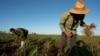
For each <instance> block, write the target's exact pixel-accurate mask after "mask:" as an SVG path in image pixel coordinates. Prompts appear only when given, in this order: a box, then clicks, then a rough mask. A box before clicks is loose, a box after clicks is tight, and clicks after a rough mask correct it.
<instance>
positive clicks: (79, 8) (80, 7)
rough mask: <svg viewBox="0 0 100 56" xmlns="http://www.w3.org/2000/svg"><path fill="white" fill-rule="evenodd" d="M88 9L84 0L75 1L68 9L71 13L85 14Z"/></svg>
mask: <svg viewBox="0 0 100 56" xmlns="http://www.w3.org/2000/svg"><path fill="white" fill-rule="evenodd" d="M89 11H90V10H89V9H87V8H85V5H84V2H83V1H82V0H79V1H77V2H76V3H75V6H74V8H72V9H71V10H70V12H71V13H75V14H87V13H89Z"/></svg>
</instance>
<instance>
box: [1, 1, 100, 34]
mask: <svg viewBox="0 0 100 56" xmlns="http://www.w3.org/2000/svg"><path fill="white" fill-rule="evenodd" d="M76 1H77V0H0V31H6V32H9V29H10V28H19V27H21V28H26V29H28V30H29V33H34V32H35V33H38V34H61V30H60V27H59V21H60V18H61V16H62V15H63V13H64V12H67V11H69V10H70V9H71V8H73V7H74V4H75V2H76ZM84 3H85V7H86V8H88V9H90V13H88V14H86V16H85V18H84V19H85V20H84V21H85V23H86V24H91V23H94V24H95V25H96V26H97V27H96V30H95V31H94V32H95V34H96V35H100V25H99V21H100V6H99V5H100V0H91V1H90V0H84ZM82 29H83V28H82V27H78V29H77V30H78V32H77V33H78V34H81V33H82Z"/></svg>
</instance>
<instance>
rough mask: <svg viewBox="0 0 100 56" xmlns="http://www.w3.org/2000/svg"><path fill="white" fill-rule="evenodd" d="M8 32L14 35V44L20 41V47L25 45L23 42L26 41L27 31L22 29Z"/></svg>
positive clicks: (12, 29)
mask: <svg viewBox="0 0 100 56" xmlns="http://www.w3.org/2000/svg"><path fill="white" fill-rule="evenodd" d="M10 32H11V33H12V34H14V35H16V39H15V42H17V41H19V40H20V41H21V47H23V45H24V44H25V40H26V39H27V35H28V30H26V29H24V28H16V29H14V28H10Z"/></svg>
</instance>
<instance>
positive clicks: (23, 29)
mask: <svg viewBox="0 0 100 56" xmlns="http://www.w3.org/2000/svg"><path fill="white" fill-rule="evenodd" d="M16 30H22V31H27V30H26V29H25V28H16Z"/></svg>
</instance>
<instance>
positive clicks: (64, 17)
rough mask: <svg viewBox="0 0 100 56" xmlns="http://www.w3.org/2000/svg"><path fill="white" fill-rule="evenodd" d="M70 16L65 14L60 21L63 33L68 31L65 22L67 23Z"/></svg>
mask: <svg viewBox="0 0 100 56" xmlns="http://www.w3.org/2000/svg"><path fill="white" fill-rule="evenodd" d="M68 15H69V14H68V13H64V14H63V15H62V17H61V19H60V23H59V26H60V29H61V31H62V32H65V31H66V30H65V26H64V24H65V21H66V19H67V17H68Z"/></svg>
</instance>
